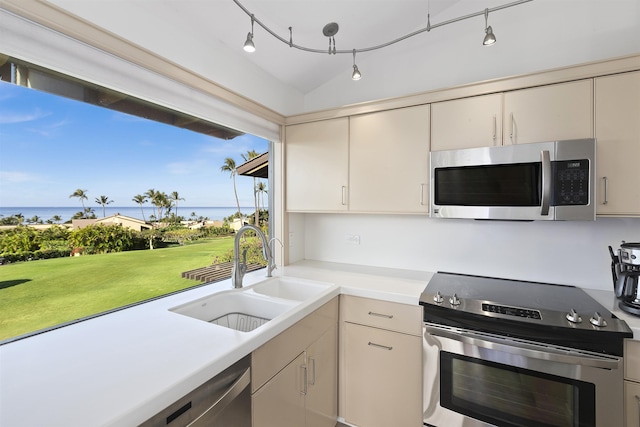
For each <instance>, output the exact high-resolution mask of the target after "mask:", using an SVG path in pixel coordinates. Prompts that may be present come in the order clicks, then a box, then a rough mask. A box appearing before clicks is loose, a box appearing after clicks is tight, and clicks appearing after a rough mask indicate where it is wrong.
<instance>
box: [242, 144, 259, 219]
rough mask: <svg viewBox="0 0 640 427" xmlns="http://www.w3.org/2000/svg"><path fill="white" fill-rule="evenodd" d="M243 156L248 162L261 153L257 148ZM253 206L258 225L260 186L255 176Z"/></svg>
mask: <svg viewBox="0 0 640 427" xmlns="http://www.w3.org/2000/svg"><path fill="white" fill-rule="evenodd" d="M241 156H242V158H243V159H244V161H245V162H248V161H249V160H251V159H253V158H256V157H258V156H259V154H258V153H257V152H256V150H249V151H247V154H241ZM253 206H254V207H255V209H256V210H255V214H254V215H255V222H254V224H255V225H256V226H257V225H258V222H259V221H260V215H259V213H258V188H257V186H256V177H255V176H254V177H253Z"/></svg>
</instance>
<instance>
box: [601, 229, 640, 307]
mask: <svg viewBox="0 0 640 427" xmlns="http://www.w3.org/2000/svg"><path fill="white" fill-rule="evenodd" d="M609 253H610V254H611V260H612V262H611V274H612V275H613V289H614V291H615V294H616V297H618V299H620V302H619V303H618V306H619V307H620V309H621V310H624V311H626V312H628V313H631V314H635V315H636V316H640V285H639V284H640V243H626V242H624V241H622V244H621V245H620V249H618V250H617V253H618V254H617V255H616V254H615V253H614V251H613V249H612V248H611V246H609Z"/></svg>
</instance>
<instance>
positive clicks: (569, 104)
mask: <svg viewBox="0 0 640 427" xmlns="http://www.w3.org/2000/svg"><path fill="white" fill-rule="evenodd" d="M503 113H504V114H503V127H504V130H503V137H502V139H503V145H507V144H526V143H530V142H543V141H556V140H562V139H577V138H592V137H593V81H592V80H591V79H589V80H579V81H575V82H569V83H561V84H554V85H549V86H541V87H535V88H531V89H522V90H515V91H512V92H505V93H504V108H503Z"/></svg>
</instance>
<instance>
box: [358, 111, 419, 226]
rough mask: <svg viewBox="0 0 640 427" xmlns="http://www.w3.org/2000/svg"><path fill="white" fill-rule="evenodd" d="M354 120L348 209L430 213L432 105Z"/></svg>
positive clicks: (386, 112)
mask: <svg viewBox="0 0 640 427" xmlns="http://www.w3.org/2000/svg"><path fill="white" fill-rule="evenodd" d="M350 120H351V122H350V139H349V210H350V211H355V212H382V213H387V212H389V213H426V212H428V209H429V197H428V189H429V182H428V180H429V105H421V106H417V107H410V108H401V109H397V110H389V111H382V112H378V113H371V114H364V115H361V116H355V117H351V119H350Z"/></svg>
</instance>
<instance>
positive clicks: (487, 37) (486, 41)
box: [482, 25, 496, 46]
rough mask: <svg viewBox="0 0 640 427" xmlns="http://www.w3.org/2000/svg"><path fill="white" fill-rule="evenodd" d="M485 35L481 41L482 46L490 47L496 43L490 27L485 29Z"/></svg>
mask: <svg viewBox="0 0 640 427" xmlns="http://www.w3.org/2000/svg"><path fill="white" fill-rule="evenodd" d="M485 33H487V34H486V35H485V36H484V40H483V41H482V44H483V45H485V46H491V45H492V44H494V43H495V42H496V36H495V35H494V34H493V28H491V25H489V26H488V27H487V29H486V30H485Z"/></svg>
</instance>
